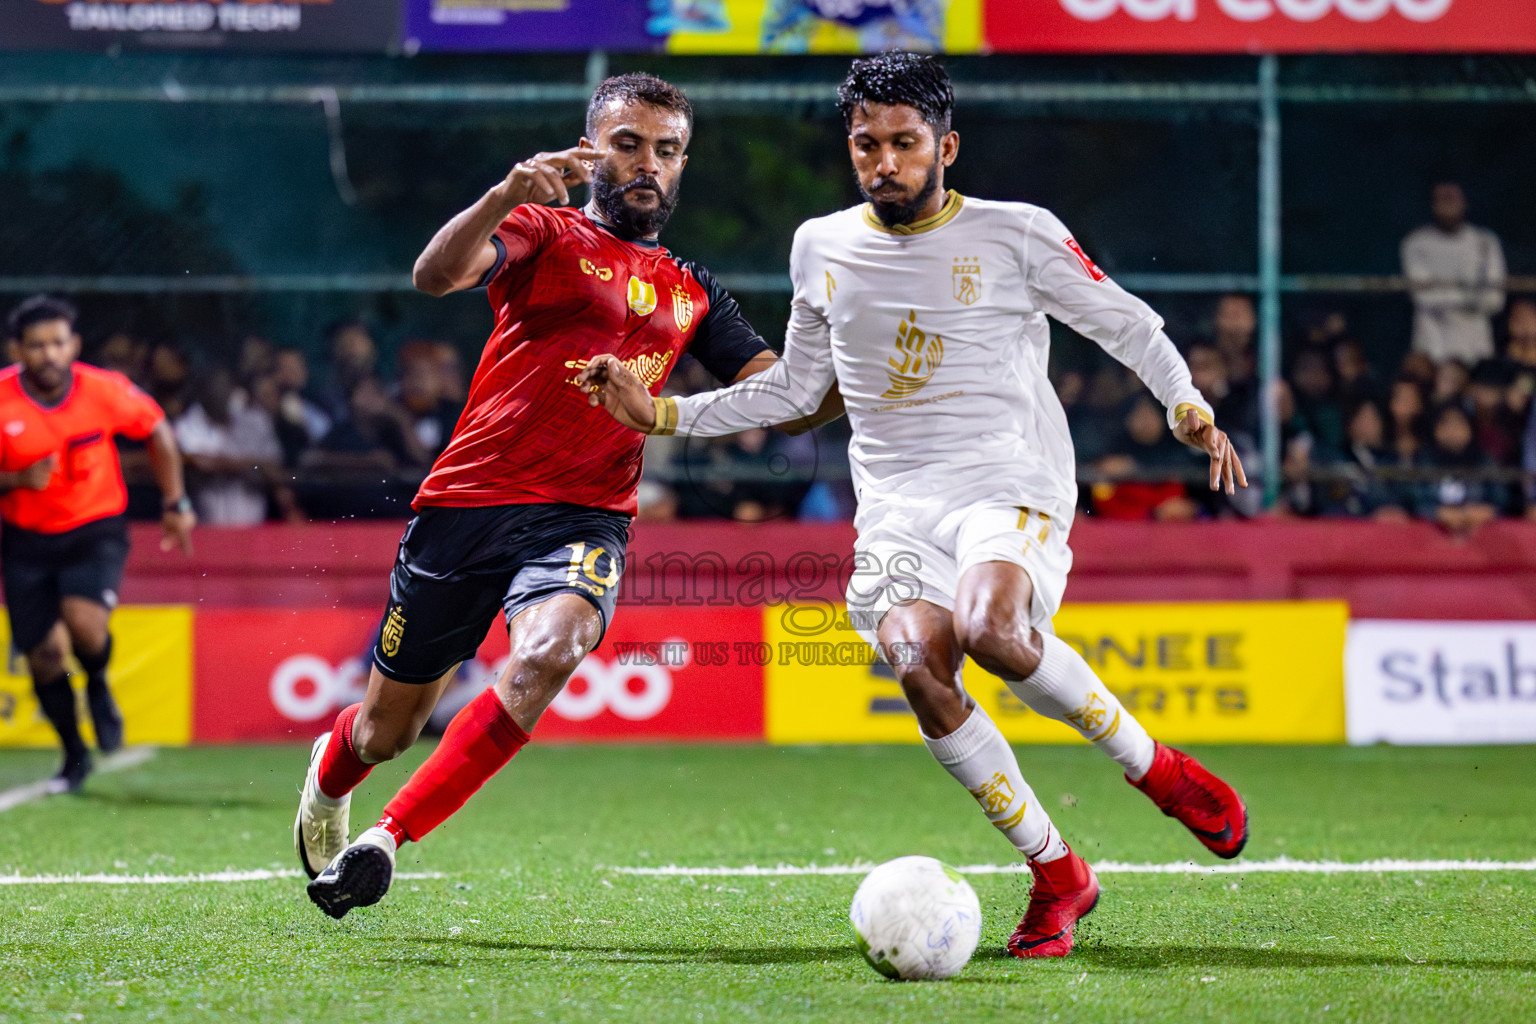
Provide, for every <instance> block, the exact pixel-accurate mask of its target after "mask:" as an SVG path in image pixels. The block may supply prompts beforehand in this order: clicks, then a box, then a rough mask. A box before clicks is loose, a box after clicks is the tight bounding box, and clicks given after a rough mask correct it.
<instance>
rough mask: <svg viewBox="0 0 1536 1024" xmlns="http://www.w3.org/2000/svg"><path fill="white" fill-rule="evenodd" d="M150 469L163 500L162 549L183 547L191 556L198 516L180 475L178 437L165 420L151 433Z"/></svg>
mask: <svg viewBox="0 0 1536 1024" xmlns="http://www.w3.org/2000/svg"><path fill="white" fill-rule="evenodd" d="M148 449H149V467H150V469H151V470H153V471H154V474H155V483H157V484H159V485H160V496H161V497H162V498H163V499H164V505H163V506H162V507H163V510H164V511H163V512H162V514H161V516H160V550H161V551H169V550H171V549H172V548H180V549H181V551H182V554H185V555H190V554H192V527H194V526H196V525H197V515H196V514H195V513H194V512H193V511H192V503H191V502H190V501H188V500H187V487H186V482H185V481H184V480H183V478H182V472H181V450H180V449H179V448H177V447H176V435H175V434H173V433H172V432H171V426H170V424H169V423H167V422H166V421H165V420H163V419H162V420H161V421H160V422H159V423H156V424H155V429H154V430H151V431H150V432H149V444H148Z"/></svg>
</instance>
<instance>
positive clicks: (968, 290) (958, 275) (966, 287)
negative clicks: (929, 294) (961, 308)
mask: <svg viewBox="0 0 1536 1024" xmlns="http://www.w3.org/2000/svg"><path fill="white" fill-rule="evenodd" d="M951 279H952V281H953V284H954V296H955V298H956V299H957V300H959V301H960V302H962V303H964V304H965V305H967V306H970V305H973V304H974V303H975V302H976V300H977V299H979V298H981V261H980V260H979V259H977V258H976V257H975V256H956V257H955V266H954V270H953V272H952V273H951Z"/></svg>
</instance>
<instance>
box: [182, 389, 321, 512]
mask: <svg viewBox="0 0 1536 1024" xmlns="http://www.w3.org/2000/svg"><path fill="white" fill-rule="evenodd" d="M175 431H176V443H177V444H178V445H180V447H181V451H182V454H183V455H184V456H185V457H186V461H187V467H188V468H189V469H190V470H192V471H193V472H192V473H190V474H188V477H189V479H188V483H189V488H188V490H189V491H190V493H191V496H192V503H193V504H194V505H195V506H196V507H197V515H198V518H199V519H200V520H201V521H202V522H204V523H206V524H207V525H209V526H255V525H257V524H258V523H261V522H263V521H264V520H265V519H266V518H267V493H268V491H269V489H270V490H272V491H273V494H274V497H275V498H276V499H277V502H278V506H279V508H280V510H281V511H282V512H283V514H284V515H285V517H288V518H292V517H293V516H294V515H295V514H297V508H296V506H295V504H294V500H293V494H292V492H291V491H289V490H288V488H287V487H286V486H284V485H283V484H282V483H281V480H280V478H279V476H278V471H279V469H280V467H281V465H282V454H283V453H282V449H281V448H280V447H279V446H278V443H277V435H276V433H275V432H274V431H273V429H272V419H271V417H270V416H268V415H267V413H266V411H265V410H264V409H262V408H261V407H259V406H257V405H256V404H255V403H253V402H249V401H247V400H246V398H245V395H244V393H243V392H240V391H238V390H237V389H236V388H235V380H234V375H233V374H232V373H230V371H229V370H227V369H223V368H219V369H216V370H213V371H212V372H211V373H209V374H208V376H207V377H206V378H205V379H204V380H203V382H202V385H201V387H199V388H198V396H197V401H196V402H195V403H194V404H193V405H192V406H191V407H190V408H189V409H187V411H186V412H184V413H182V414H181V416H179V417H178V418H177V419H176V423H175Z"/></svg>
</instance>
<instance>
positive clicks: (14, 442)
mask: <svg viewBox="0 0 1536 1024" xmlns="http://www.w3.org/2000/svg"><path fill="white" fill-rule="evenodd" d="M74 375H75V379H74V381H73V382H72V383H71V384H70V386H69V391H68V392H67V393H66V394H65V396H64V399H63V401H61V402H59V404H58V405H55V406H51V407H50V406H45V405H39V404H38V402H37V400H36V399H35V398H33V397H32V396H31V395H29V394H27V392H26V389H25V388H23V387H22V384H21V368H20V367H17V366H12V367H10V368H8V369H6V370H4V371H0V469H3V470H5V471H7V472H11V473H14V472H16V471H17V470H22V469H26V468H27V467H28V466H30V465H32V464H33V463H34V462H37V461H38V460H39V459H43V458H46V457H47V456H49V455H57V456H58V457H59V465H58V468H57V469H55V470H54V471H53V476H52V477H50V478H49V480H48V486H47V487H45V488H43V489H42V490H41V491H33V490H29V489H27V488H25V487H18V488H16V489H15V490H11V491H6V492H5V493H4V494H3V495H0V519H4V520H5V522H7V523H11V524H12V525H15V526H19V527H21V528H22V529H24V530H32V531H34V532H36V533H63V532H64V531H65V530H73V529H74V528H75V527H77V526H84V525H85V524H86V523H89V522H92V521H94V520H97V519H104V518H106V517H107V516H115V515H117V514H118V513H120V512H122V511H123V510H124V509H125V508H127V507H128V490H127V488H126V487H124V486H123V468H122V465H121V464H120V463H119V462H118V460H117V448H116V447H115V446H114V445H113V444H112V437H113V435H115V434H122V435H123V436H124V437H130V438H133V439H134V440H136V441H137V440H141V439H143V438H146V437H148V436H149V432H150V431H151V430H154V429H155V424H157V423H159V422H160V421H161V420H163V419H165V413H163V412H161V411H160V406H158V405H156V404H155V400H154V399H153V398H150V397H149V396H148V395H146V394H145V393H144V392H142V391H140V390H139V389H138V388H136V387H134V386H133V384H132V382H130V381H129V380H128V378H127V377H124V376H123V375H122V374H120V373H113V372H112V371H110V370H101V369H97V368H96V367H94V366H86V365H85V364H84V363H76V364H75V366H74Z"/></svg>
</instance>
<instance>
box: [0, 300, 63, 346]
mask: <svg viewBox="0 0 1536 1024" xmlns="http://www.w3.org/2000/svg"><path fill="white" fill-rule="evenodd" d="M79 318H80V314H79V313H77V312H76V311H75V307H74V306H71V305H70V304H69V303H67V302H65V301H64V300H63V299H56V298H54V297H53V296H52V295H34V296H32V297H31V298H29V299H22V300H21V303H20V305H18V306H17V307H16V308H15V309H13V310H11V315H10V316H8V317H6V319H5V336H6V337H7V338H11V339H13V340H16V341H20V340H21V332H22V331H25V330H26V329H27V328H28V327H31V326H32V325H33V324H42V323H47V322H48V321H49V320H64V321H67V322H68V323H69V328H70V330H74V328H75V321H76V320H78V319H79Z"/></svg>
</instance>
